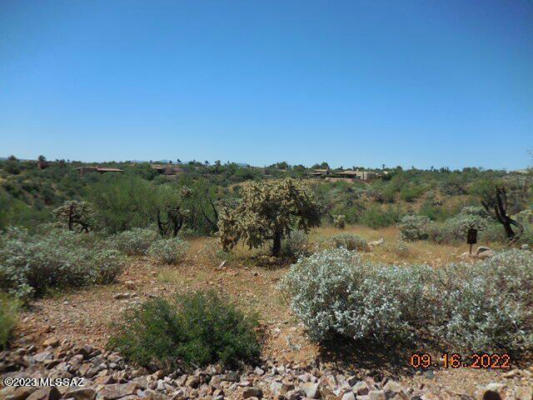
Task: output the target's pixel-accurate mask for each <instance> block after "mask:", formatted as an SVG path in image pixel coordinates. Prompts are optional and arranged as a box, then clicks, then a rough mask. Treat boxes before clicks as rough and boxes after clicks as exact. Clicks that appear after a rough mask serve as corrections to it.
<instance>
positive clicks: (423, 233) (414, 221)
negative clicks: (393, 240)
mask: <svg viewBox="0 0 533 400" xmlns="http://www.w3.org/2000/svg"><path fill="white" fill-rule="evenodd" d="M430 224H431V220H430V219H429V218H428V217H426V216H424V215H405V216H404V217H403V218H402V219H401V220H400V223H399V224H398V227H399V228H400V235H401V238H402V240H406V241H414V240H425V239H427V238H428V229H429V225H430Z"/></svg>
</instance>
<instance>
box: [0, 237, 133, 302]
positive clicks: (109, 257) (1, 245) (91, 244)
mask: <svg viewBox="0 0 533 400" xmlns="http://www.w3.org/2000/svg"><path fill="white" fill-rule="evenodd" d="M122 266H123V258H122V256H121V254H120V253H119V252H118V251H116V250H109V249H107V248H106V247H105V244H104V242H103V241H101V240H99V239H98V238H97V237H96V236H94V235H92V234H76V233H74V232H70V231H65V230H58V229H56V230H51V231H49V232H47V233H46V234H43V235H41V234H37V235H30V234H29V233H28V232H26V231H24V230H20V229H16V228H13V229H10V230H8V232H7V233H6V235H5V237H4V238H3V239H2V241H1V242H0V289H3V290H6V291H8V292H9V293H12V294H14V295H16V296H17V297H19V298H24V299H28V298H29V297H31V296H34V295H37V296H39V295H42V294H44V292H45V291H46V290H47V289H49V288H53V287H58V288H61V287H68V286H72V287H77V286H85V285H89V284H101V283H109V282H112V281H113V280H114V279H115V277H116V276H117V275H118V274H119V273H120V271H121V270H122Z"/></svg>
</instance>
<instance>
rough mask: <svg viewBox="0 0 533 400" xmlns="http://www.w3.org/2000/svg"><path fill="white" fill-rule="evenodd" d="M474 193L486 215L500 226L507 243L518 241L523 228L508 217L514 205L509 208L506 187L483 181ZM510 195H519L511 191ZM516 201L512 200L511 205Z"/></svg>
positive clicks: (499, 183)
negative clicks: (507, 240)
mask: <svg viewBox="0 0 533 400" xmlns="http://www.w3.org/2000/svg"><path fill="white" fill-rule="evenodd" d="M476 192H477V194H478V196H479V197H480V200H481V204H482V205H483V208H485V210H486V211H487V213H488V214H489V215H490V216H492V217H493V218H494V219H495V220H497V221H498V222H499V223H500V224H502V226H503V228H504V230H505V234H506V236H507V238H508V239H509V241H515V240H516V239H518V238H519V237H520V235H521V234H522V233H523V232H524V227H523V226H522V225H521V224H520V223H519V222H517V221H515V220H514V219H513V218H511V216H510V215H509V214H511V212H512V211H511V208H516V205H513V207H511V205H510V200H509V196H508V190H507V188H506V186H505V185H504V184H503V183H501V182H489V181H483V182H480V183H479V184H478V186H477V188H476ZM512 194H513V195H515V196H516V195H517V194H519V193H518V192H516V191H513V192H512ZM516 201H517V200H516V199H514V200H512V202H513V203H516ZM515 211H516V210H515Z"/></svg>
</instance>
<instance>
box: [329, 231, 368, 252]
mask: <svg viewBox="0 0 533 400" xmlns="http://www.w3.org/2000/svg"><path fill="white" fill-rule="evenodd" d="M331 243H332V245H333V246H334V247H337V248H341V247H342V248H345V249H347V250H358V251H367V250H368V249H369V247H368V243H367V242H366V240H365V239H363V238H362V237H361V236H357V235H354V234H352V233H340V234H338V235H334V236H332V237H331Z"/></svg>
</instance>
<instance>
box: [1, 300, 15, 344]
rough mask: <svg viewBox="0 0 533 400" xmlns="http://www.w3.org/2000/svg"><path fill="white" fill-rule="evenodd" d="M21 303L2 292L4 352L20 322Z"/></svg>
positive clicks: (2, 338)
mask: <svg viewBox="0 0 533 400" xmlns="http://www.w3.org/2000/svg"><path fill="white" fill-rule="evenodd" d="M19 309H20V302H19V301H18V300H16V299H14V298H12V297H11V296H8V295H6V294H5V293H2V292H0V350H4V349H5V348H6V347H7V345H8V343H9V339H11V336H12V333H13V330H14V328H15V326H16V324H17V321H18V314H19Z"/></svg>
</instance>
